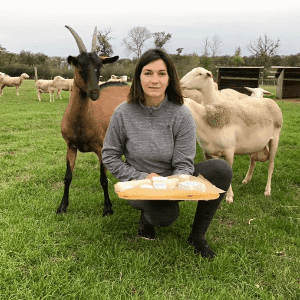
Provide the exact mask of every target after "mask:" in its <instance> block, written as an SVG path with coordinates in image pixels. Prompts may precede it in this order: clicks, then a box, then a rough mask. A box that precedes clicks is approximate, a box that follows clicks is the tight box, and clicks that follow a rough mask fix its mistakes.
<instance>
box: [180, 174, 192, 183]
mask: <svg viewBox="0 0 300 300" xmlns="http://www.w3.org/2000/svg"><path fill="white" fill-rule="evenodd" d="M189 180H190V176H189V175H185V174H182V175H180V176H179V181H180V182H184V181H189Z"/></svg>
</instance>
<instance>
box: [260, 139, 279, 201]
mask: <svg viewBox="0 0 300 300" xmlns="http://www.w3.org/2000/svg"><path fill="white" fill-rule="evenodd" d="M278 142H279V136H278V137H277V138H275V139H272V140H270V143H269V146H270V150H269V167H268V181H267V185H266V189H265V192H264V195H265V196H266V197H269V196H271V180H272V175H273V171H274V161H275V155H276V152H277V148H278Z"/></svg>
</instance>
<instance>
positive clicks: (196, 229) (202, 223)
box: [188, 195, 223, 258]
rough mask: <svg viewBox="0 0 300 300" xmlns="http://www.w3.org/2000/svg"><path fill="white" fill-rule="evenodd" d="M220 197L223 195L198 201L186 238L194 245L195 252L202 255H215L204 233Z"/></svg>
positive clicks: (212, 256)
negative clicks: (189, 231) (190, 228)
mask: <svg viewBox="0 0 300 300" xmlns="http://www.w3.org/2000/svg"><path fill="white" fill-rule="evenodd" d="M222 198H223V195H221V196H220V197H219V198H218V199H216V200H209V201H198V205H197V210H196V214H195V219H194V223H193V226H192V232H191V233H190V236H189V238H188V243H189V244H191V245H193V246H195V254H199V253H200V254H201V255H202V257H206V258H214V257H215V256H216V254H215V253H214V252H213V251H212V250H211V249H210V248H209V246H208V244H207V242H206V239H205V234H206V231H207V229H208V227H209V225H210V223H211V221H212V219H213V217H214V215H215V212H216V210H217V208H218V206H219V204H220V202H221V200H222Z"/></svg>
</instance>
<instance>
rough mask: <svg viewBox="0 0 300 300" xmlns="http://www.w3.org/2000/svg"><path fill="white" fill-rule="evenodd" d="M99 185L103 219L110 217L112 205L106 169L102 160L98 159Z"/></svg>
mask: <svg viewBox="0 0 300 300" xmlns="http://www.w3.org/2000/svg"><path fill="white" fill-rule="evenodd" d="M99 161H100V183H101V186H102V189H103V192H104V208H103V217H105V216H109V215H112V214H113V213H114V211H113V210H112V203H111V201H110V198H109V194H108V181H107V175H106V172H107V169H106V167H105V166H104V164H103V162H102V158H101V159H100V158H99Z"/></svg>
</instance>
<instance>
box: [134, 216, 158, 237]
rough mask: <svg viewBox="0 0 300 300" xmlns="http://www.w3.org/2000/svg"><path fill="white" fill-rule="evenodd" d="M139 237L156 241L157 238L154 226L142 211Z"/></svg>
mask: <svg viewBox="0 0 300 300" xmlns="http://www.w3.org/2000/svg"><path fill="white" fill-rule="evenodd" d="M138 235H139V236H140V237H141V238H143V239H146V240H154V239H155V237H156V232H155V229H154V226H153V225H151V224H150V223H149V222H148V221H147V220H146V219H145V217H144V212H143V211H141V218H140V228H139V230H138Z"/></svg>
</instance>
